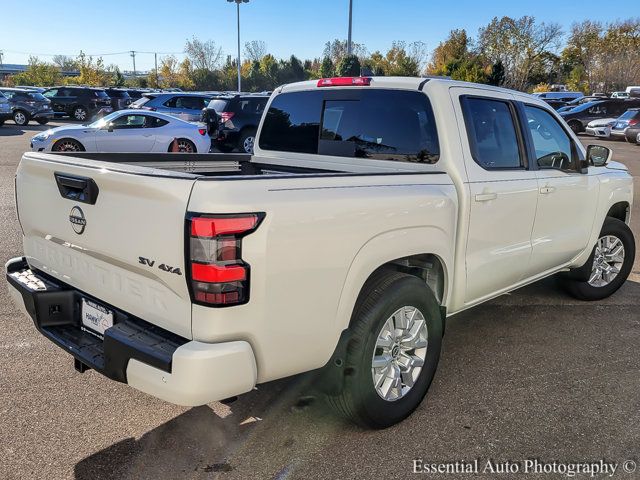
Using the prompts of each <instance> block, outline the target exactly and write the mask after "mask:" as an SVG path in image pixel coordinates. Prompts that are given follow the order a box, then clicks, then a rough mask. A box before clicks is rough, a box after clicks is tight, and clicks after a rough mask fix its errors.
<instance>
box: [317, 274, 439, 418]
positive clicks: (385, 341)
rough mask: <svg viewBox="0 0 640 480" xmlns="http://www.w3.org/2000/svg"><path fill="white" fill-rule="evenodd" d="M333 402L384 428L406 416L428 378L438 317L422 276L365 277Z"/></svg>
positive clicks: (435, 361)
mask: <svg viewBox="0 0 640 480" xmlns="http://www.w3.org/2000/svg"><path fill="white" fill-rule="evenodd" d="M353 315H354V316H353V319H352V326H351V327H350V330H351V339H350V341H349V344H348V347H347V354H346V358H345V361H344V367H345V368H344V372H345V377H344V383H343V387H342V391H341V392H340V393H339V394H338V395H337V396H332V397H329V400H330V402H331V403H332V404H333V406H334V407H335V408H336V409H337V410H338V411H339V412H341V413H342V414H343V415H345V416H346V417H347V418H349V419H350V420H351V421H353V422H355V423H357V424H359V425H362V426H364V427H369V428H386V427H389V426H391V425H394V424H396V423H398V422H400V421H402V420H403V419H405V418H406V417H407V416H409V415H410V414H411V413H412V412H413V411H414V410H415V409H416V408H417V407H418V405H419V404H420V402H421V401H422V399H423V398H424V396H425V394H426V393H427V390H428V389H429V385H430V384H431V381H432V380H433V376H434V374H435V371H436V368H437V366H438V360H439V358H440V346H441V343H442V316H441V313H440V308H439V306H438V302H437V301H436V299H435V297H434V295H433V293H432V292H431V290H430V289H429V287H428V286H427V285H426V283H425V282H424V281H422V280H421V279H419V278H417V277H414V276H412V275H408V274H404V273H396V272H390V273H386V274H384V275H382V276H379V277H377V278H376V279H374V280H372V281H370V282H368V284H367V285H366V286H365V288H364V289H363V292H362V293H361V295H360V296H359V298H358V302H357V305H356V307H355V309H354V314H353Z"/></svg>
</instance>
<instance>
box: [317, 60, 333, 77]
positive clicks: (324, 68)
mask: <svg viewBox="0 0 640 480" xmlns="http://www.w3.org/2000/svg"><path fill="white" fill-rule="evenodd" d="M334 75H335V68H334V66H333V62H332V61H331V58H330V57H324V58H323V59H322V63H321V64H320V78H331V77H333V76H334Z"/></svg>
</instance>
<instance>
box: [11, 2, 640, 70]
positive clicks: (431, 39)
mask: <svg viewBox="0 0 640 480" xmlns="http://www.w3.org/2000/svg"><path fill="white" fill-rule="evenodd" d="M0 4H1V5H2V14H1V15H0V17H1V19H2V20H1V22H0V50H3V51H4V58H3V61H4V63H26V61H27V59H28V56H29V54H38V56H40V57H41V59H43V60H47V59H50V58H51V57H50V56H46V55H44V54H49V55H54V54H66V55H72V56H75V55H77V54H78V52H79V51H80V50H81V49H82V50H84V51H85V52H86V53H87V54H99V53H110V52H124V51H128V50H137V51H140V52H154V51H155V52H181V51H182V50H183V47H184V43H185V40H186V39H187V38H190V37H192V36H194V35H195V36H196V37H198V38H200V39H202V40H208V39H211V40H214V41H215V42H216V43H217V44H218V45H220V46H221V47H222V49H223V51H224V52H225V54H232V55H235V52H236V48H237V47H236V38H237V37H236V8H235V4H231V3H228V2H227V1H226V0H179V1H176V0H110V1H108V2H107V1H99V0H55V1H53V0H27V1H25V0H0ZM637 5H638V4H637V2H633V5H632V0H618V1H616V2H611V3H602V1H595V0H582V1H580V2H577V1H575V0H527V1H525V0H456V1H441V0H439V1H435V0H354V8H353V10H354V11H353V39H354V41H355V42H358V43H363V44H365V46H366V47H367V48H368V50H369V51H371V52H373V51H375V50H382V51H384V50H385V49H387V48H388V47H389V46H390V44H391V42H392V41H393V40H405V41H407V42H411V41H415V40H421V41H423V42H425V43H426V44H427V48H428V49H429V50H431V49H433V48H434V47H435V46H437V44H438V42H440V41H441V40H442V39H444V38H445V37H446V36H447V33H448V32H449V30H451V29H454V28H465V29H467V31H468V32H469V33H471V34H472V35H474V36H475V34H476V33H477V30H478V28H479V27H481V26H482V25H485V24H487V23H488V22H489V21H490V20H491V18H493V17H494V16H502V15H509V16H516V17H518V16H522V15H532V16H534V17H536V19H538V20H540V21H554V22H558V23H560V24H561V25H562V26H563V27H564V30H565V31H567V30H568V29H569V27H570V25H571V24H572V23H573V22H575V21H580V20H583V19H587V18H589V19H593V20H601V21H605V22H607V21H612V20H616V19H621V18H628V17H631V16H634V14H635V15H636V16H638V15H640V10H638V9H637ZM240 9H241V35H242V43H243V45H244V42H245V41H248V40H263V41H265V42H266V44H267V47H268V50H269V52H270V53H272V54H274V55H275V56H276V57H279V58H283V57H288V56H289V55H291V54H295V55H296V56H298V57H300V58H302V59H306V58H314V57H319V56H320V55H321V54H322V50H323V46H324V44H325V42H327V41H328V40H331V39H334V38H343V39H344V38H346V36H347V18H348V0H251V1H250V3H248V4H243V5H241V7H240ZM14 18H17V19H18V20H17V21H13V20H12V19H14ZM178 56H179V57H180V55H178ZM103 59H104V61H105V63H106V64H107V65H108V64H111V63H115V64H118V65H119V66H120V67H121V68H123V69H127V70H130V69H131V68H132V67H131V58H130V57H129V55H128V54H126V53H125V54H119V55H108V56H104V57H103ZM136 66H137V69H138V70H147V69H149V68H152V67H153V55H152V54H143V53H141V54H138V55H137V57H136Z"/></svg>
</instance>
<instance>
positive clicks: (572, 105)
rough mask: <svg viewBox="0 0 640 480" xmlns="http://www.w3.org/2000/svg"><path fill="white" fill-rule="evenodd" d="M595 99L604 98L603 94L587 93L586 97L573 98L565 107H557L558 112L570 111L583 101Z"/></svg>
mask: <svg viewBox="0 0 640 480" xmlns="http://www.w3.org/2000/svg"><path fill="white" fill-rule="evenodd" d="M595 100H602V96H600V95H586V96H584V97H580V98H576V99H575V100H571V101H570V102H567V104H566V105H565V106H564V107H561V108H559V109H557V111H558V113H562V112H568V111H569V110H571V109H572V108H575V107H577V106H579V105H582V104H583V103H588V102H593V101H595Z"/></svg>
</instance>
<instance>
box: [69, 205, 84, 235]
mask: <svg viewBox="0 0 640 480" xmlns="http://www.w3.org/2000/svg"><path fill="white" fill-rule="evenodd" d="M69 221H70V222H71V228H73V231H74V232H76V233H77V234H78V235H82V233H83V232H84V229H85V227H86V226H87V220H86V219H85V218H84V212H83V211H82V209H81V208H80V207H73V208H72V209H71V213H70V214H69Z"/></svg>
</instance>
